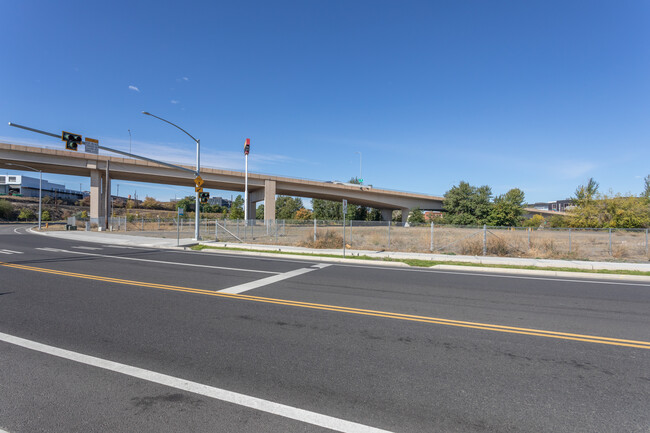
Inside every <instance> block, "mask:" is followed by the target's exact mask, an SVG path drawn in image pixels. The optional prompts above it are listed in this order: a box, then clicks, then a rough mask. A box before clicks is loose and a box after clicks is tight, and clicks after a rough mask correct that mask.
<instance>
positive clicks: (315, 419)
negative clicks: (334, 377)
mask: <svg viewBox="0 0 650 433" xmlns="http://www.w3.org/2000/svg"><path fill="white" fill-rule="evenodd" d="M0 341H4V342H5V343H9V344H13V345H16V346H20V347H24V348H25V349H30V350H35V351H37V352H41V353H45V354H48V355H53V356H57V357H59V358H64V359H68V360H70V361H74V362H78V363H81V364H86V365H90V366H93V367H97V368H102V369H104V370H109V371H113V372H116V373H121V374H124V375H127V376H131V377H135V378H137V379H142V380H146V381H148V382H153V383H158V384H160V385H165V386H169V387H172V388H176V389H180V390H182V391H187V392H191V393H194V394H199V395H203V396H206V397H210V398H214V399H217V400H221V401H225V402H228V403H233V404H236V405H239V406H244V407H248V408H251V409H255V410H258V411H261V412H266V413H270V414H274V415H278V416H282V417H285V418H290V419H294V420H297V421H301V422H305V423H308V424H313V425H316V426H319V427H324V428H329V429H332V430H336V431H340V432H349V433H353V432H354V433H389V432H388V430H382V429H378V428H374V427H370V426H366V425H363V424H358V423H355V422H352V421H346V420H343V419H339V418H334V417H331V416H328V415H323V414H319V413H316V412H311V411H308V410H305V409H299V408H296V407H293V406H288V405H284V404H281V403H275V402H272V401H269V400H264V399H261V398H257V397H251V396H248V395H245V394H240V393H237V392H233V391H228V390H225V389H221V388H216V387H213V386H209V385H204V384H201V383H197V382H192V381H189V380H185V379H180V378H177V377H173V376H169V375H166V374H162V373H156V372H155V371H150V370H145V369H143V368H139V367H133V366H130V365H126V364H120V363H118V362H114V361H109V360H106V359H101V358H97V357H94V356H90V355H84V354H82V353H77V352H72V351H70V350H65V349H60V348H58V347H54V346H48V345H46V344H42V343H37V342H35V341H31V340H26V339H24V338H20V337H15V336H13V335H9V334H5V333H2V332H0ZM0 433H2V432H1V431H0Z"/></svg>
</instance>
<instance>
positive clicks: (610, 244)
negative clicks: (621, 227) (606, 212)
mask: <svg viewBox="0 0 650 433" xmlns="http://www.w3.org/2000/svg"><path fill="white" fill-rule="evenodd" d="M609 255H610V256H611V255H612V229H611V228H610V229H609Z"/></svg>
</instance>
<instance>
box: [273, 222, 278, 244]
mask: <svg viewBox="0 0 650 433" xmlns="http://www.w3.org/2000/svg"><path fill="white" fill-rule="evenodd" d="M273 225H274V226H275V243H276V244H277V243H278V220H273Z"/></svg>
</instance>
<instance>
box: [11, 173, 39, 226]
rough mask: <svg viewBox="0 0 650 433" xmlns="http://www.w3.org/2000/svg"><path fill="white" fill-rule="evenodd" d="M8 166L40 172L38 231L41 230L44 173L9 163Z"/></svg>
mask: <svg viewBox="0 0 650 433" xmlns="http://www.w3.org/2000/svg"><path fill="white" fill-rule="evenodd" d="M7 165H15V166H18V167H24V168H28V169H30V170H34V171H38V230H39V231H40V230H41V216H42V215H43V210H42V209H43V172H42V171H41V170H37V169H35V168H33V167H30V166H28V165H22V164H14V163H13V162H8V163H7Z"/></svg>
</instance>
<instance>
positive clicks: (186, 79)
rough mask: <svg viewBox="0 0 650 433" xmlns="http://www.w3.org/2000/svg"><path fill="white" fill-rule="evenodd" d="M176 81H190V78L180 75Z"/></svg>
mask: <svg viewBox="0 0 650 433" xmlns="http://www.w3.org/2000/svg"><path fill="white" fill-rule="evenodd" d="M176 81H178V82H179V83H180V82H181V81H190V79H189V78H187V77H181V78H177V79H176Z"/></svg>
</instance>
